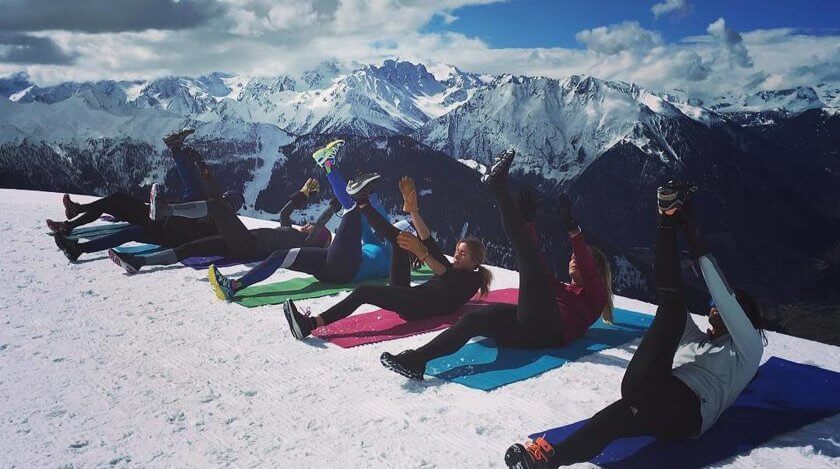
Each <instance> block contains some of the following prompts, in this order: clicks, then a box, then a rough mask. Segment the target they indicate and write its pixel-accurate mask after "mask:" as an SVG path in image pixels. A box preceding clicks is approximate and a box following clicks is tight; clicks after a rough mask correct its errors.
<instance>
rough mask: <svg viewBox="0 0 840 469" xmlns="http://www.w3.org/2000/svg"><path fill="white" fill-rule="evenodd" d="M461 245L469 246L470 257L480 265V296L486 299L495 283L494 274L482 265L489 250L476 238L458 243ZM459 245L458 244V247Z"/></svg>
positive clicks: (465, 239) (469, 238)
mask: <svg viewBox="0 0 840 469" xmlns="http://www.w3.org/2000/svg"><path fill="white" fill-rule="evenodd" d="M461 243H464V244H466V245H467V250H469V251H470V256H471V257H472V258H473V260H474V261H476V262H477V263H478V267H477V269H478V273H479V274H481V288H480V291H481V295H480V296H482V297H485V296H487V294H488V293H490V283H492V282H493V272H490V270H489V269H488V268H487V267H484V266H483V265H481V264H483V263H484V259H485V258H486V257H487V249H486V248H485V247H484V243H482V242H481V241H480V240H479V239H478V238H474V237H472V236H470V237H468V238H464V239H462V240H460V241H458V244H461ZM458 244H456V246H457V245H458Z"/></svg>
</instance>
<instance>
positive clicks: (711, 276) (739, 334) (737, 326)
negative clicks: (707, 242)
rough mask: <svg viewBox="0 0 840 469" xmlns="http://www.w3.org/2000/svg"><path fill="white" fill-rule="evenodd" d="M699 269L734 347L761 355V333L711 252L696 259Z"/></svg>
mask: <svg viewBox="0 0 840 469" xmlns="http://www.w3.org/2000/svg"><path fill="white" fill-rule="evenodd" d="M698 263H699V264H700V271H701V272H702V273H703V280H705V282H706V287H707V288H708V289H709V294H711V295H712V299H713V300H714V301H715V305H717V309H718V312H720V317H721V319H723V323H724V324H725V325H726V329H727V330H728V331H729V335H730V336H731V337H732V342H733V343H734V344H735V347H736V348H737V349H738V350H739V351H740V352H741V353H742V354H744V355H745V356H755V355H758V356H759V357H760V356H761V353H762V351H763V350H764V345H763V344H762V343H761V335H760V334H759V333H758V330H757V329H756V328H755V327H753V325H752V322H750V318H748V317H747V313H745V312H744V309H743V308H741V304H740V303H738V299H737V298H736V297H735V292H734V291H733V290H732V288H731V287H730V286H729V283H728V282H727V281H726V278H725V277H724V276H723V272H722V271H721V270H720V266H719V265H718V263H717V260H716V259H715V258H714V256H712V255H711V254H706V255H703V256H701V257H700V259H699V260H698Z"/></svg>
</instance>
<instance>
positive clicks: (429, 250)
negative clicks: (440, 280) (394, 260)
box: [397, 231, 451, 275]
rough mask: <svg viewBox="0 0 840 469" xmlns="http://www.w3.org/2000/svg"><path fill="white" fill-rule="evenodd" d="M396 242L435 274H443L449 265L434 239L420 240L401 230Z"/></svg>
mask: <svg viewBox="0 0 840 469" xmlns="http://www.w3.org/2000/svg"><path fill="white" fill-rule="evenodd" d="M397 244H399V246H400V247H401V248H402V249H405V250H406V251H410V252H411V253H413V254H414V255H415V256H417V258H418V259H420V261H421V262H424V263H426V265H428V266H429V268H430V269H432V272H434V273H435V275H443V274H444V273H446V271H447V270H448V269H449V266H450V265H451V264H450V263H449V260H448V259H446V256H444V255H443V253H442V252H440V248H438V246H437V243H435V242H434V239H431V238H429V239H427V240H423V241H420V240H419V239H418V238H417V237H416V236H414V235H413V234H411V233H406V232H405V231H403V232H401V233H400V234H399V235H398V236H397Z"/></svg>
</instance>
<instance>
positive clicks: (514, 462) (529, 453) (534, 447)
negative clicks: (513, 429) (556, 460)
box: [505, 437, 556, 469]
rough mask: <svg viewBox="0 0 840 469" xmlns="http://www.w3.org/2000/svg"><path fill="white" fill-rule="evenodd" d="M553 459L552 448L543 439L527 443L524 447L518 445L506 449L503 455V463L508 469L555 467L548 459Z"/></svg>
mask: <svg viewBox="0 0 840 469" xmlns="http://www.w3.org/2000/svg"><path fill="white" fill-rule="evenodd" d="M552 457H554V447H552V446H551V443H549V442H548V441H546V439H545V438H543V437H539V438H537V439H536V440H533V441H528V442H526V443H525V445H521V444H519V443H517V444H515V445H513V446H511V447H510V448H508V450H507V453H505V463H506V464H507V466H508V467H509V468H516V469H543V468H551V467H556V465H552V464H551V462H550V459H551V458H552Z"/></svg>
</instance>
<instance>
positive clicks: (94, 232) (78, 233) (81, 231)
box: [67, 222, 131, 240]
mask: <svg viewBox="0 0 840 469" xmlns="http://www.w3.org/2000/svg"><path fill="white" fill-rule="evenodd" d="M129 226H131V225H129V224H128V223H122V222H120V223H109V224H107V225H95V226H82V227H79V228H74V229H73V231H71V232H70V234H69V235H67V238H69V239H75V240H79V239H87V240H93V239H97V238H100V237H102V236H106V235H109V234H114V233H117V232H119V231H121V230H124V229H126V228H128V227H129Z"/></svg>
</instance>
